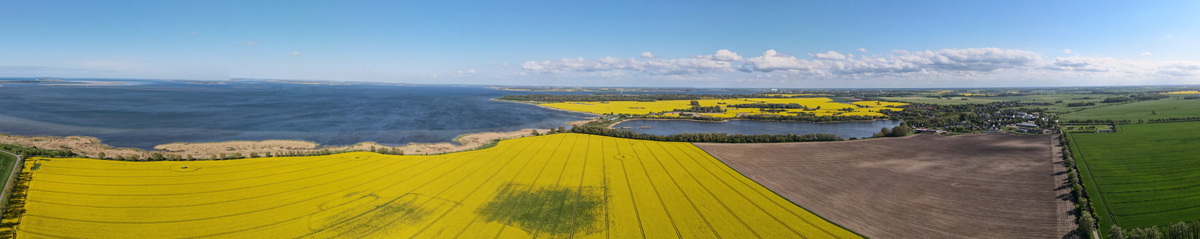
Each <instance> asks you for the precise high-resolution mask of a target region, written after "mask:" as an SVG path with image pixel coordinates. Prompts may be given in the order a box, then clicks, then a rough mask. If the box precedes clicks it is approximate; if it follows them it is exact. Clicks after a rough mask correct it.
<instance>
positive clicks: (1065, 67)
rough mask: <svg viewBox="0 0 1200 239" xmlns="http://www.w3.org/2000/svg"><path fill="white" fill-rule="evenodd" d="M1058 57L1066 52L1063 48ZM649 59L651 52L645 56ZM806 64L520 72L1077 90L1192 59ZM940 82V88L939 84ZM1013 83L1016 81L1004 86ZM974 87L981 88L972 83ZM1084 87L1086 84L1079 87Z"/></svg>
mask: <svg viewBox="0 0 1200 239" xmlns="http://www.w3.org/2000/svg"><path fill="white" fill-rule="evenodd" d="M1063 53H1067V54H1074V53H1075V52H1074V51H1071V50H1070V49H1063ZM649 55H651V56H652V54H649ZM809 56H811V57H812V58H811V59H801V58H797V57H795V56H790V55H785V54H782V53H780V52H778V51H776V50H767V51H764V52H763V53H762V54H761V55H759V56H754V57H742V56H740V55H738V54H737V53H735V52H732V51H729V50H725V49H722V50H718V51H717V52H716V53H714V54H711V55H697V56H693V57H686V58H678V59H664V58H658V57H653V58H651V57H645V56H643V57H640V58H637V57H634V58H615V57H604V58H597V59H585V58H566V59H561V60H553V61H549V60H547V61H527V62H525V63H522V64H520V66H521V69H522V72H520V73H521V74H522V75H530V74H539V75H554V76H555V77H582V78H588V79H605V78H608V79H628V78H632V77H639V78H638V79H660V80H668V81H678V80H692V81H696V82H710V83H711V82H725V83H728V84H740V83H736V82H754V83H755V84H759V83H761V84H767V82H774V83H772V84H781V85H787V84H789V83H790V84H799V83H798V82H810V83H811V82H825V83H826V84H829V85H837V84H836V83H828V82H843V81H844V82H857V83H858V84H863V82H876V83H882V82H890V83H887V85H889V86H913V85H912V84H910V83H911V82H921V83H923V84H925V85H930V84H932V85H933V86H937V85H941V84H950V83H948V82H957V81H978V82H986V81H989V80H991V81H994V82H1010V83H1007V84H1009V85H1011V84H1033V85H1037V84H1047V83H1045V82H1051V81H1055V80H1059V81H1062V82H1065V83H1060V84H1061V85H1081V84H1080V83H1078V82H1077V81H1078V80H1087V81H1089V82H1102V81H1103V82H1105V83H1106V84H1133V83H1136V82H1154V83H1159V82H1163V81H1154V80H1161V79H1176V80H1178V79H1196V78H1197V76H1200V62H1163V61H1149V60H1128V59H1115V58H1109V57H1079V56H1068V57H1056V58H1052V59H1046V58H1045V56H1044V55H1042V54H1039V53H1036V52H1031V51H1026V50H1018V49H1002V48H967V49H938V50H924V51H912V52H910V51H905V50H893V51H891V52H890V53H888V54H870V55H866V54H864V55H858V54H842V53H839V52H836V51H826V52H820V53H810V54H809ZM939 82H941V83H939ZM1011 82H1021V83H1011ZM973 84H974V85H982V84H983V83H973ZM1085 84H1086V83H1085Z"/></svg>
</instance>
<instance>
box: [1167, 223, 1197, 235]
mask: <svg viewBox="0 0 1200 239" xmlns="http://www.w3.org/2000/svg"><path fill="white" fill-rule="evenodd" d="M1190 234H1192V233H1191V230H1190V229H1189V228H1188V224H1187V223H1185V222H1176V223H1175V224H1171V226H1168V227H1167V238H1188V239H1191V235H1190Z"/></svg>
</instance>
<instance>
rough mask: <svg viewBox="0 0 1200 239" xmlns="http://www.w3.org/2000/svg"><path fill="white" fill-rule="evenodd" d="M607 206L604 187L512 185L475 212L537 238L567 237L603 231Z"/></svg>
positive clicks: (504, 188)
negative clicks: (605, 205)
mask: <svg viewBox="0 0 1200 239" xmlns="http://www.w3.org/2000/svg"><path fill="white" fill-rule="evenodd" d="M604 203H605V200H604V194H603V189H601V188H596V187H582V188H577V187H561V186H544V187H533V186H529V185H521V184H511V183H510V184H507V185H504V187H502V188H500V190H499V191H497V193H496V196H495V197H493V198H492V200H491V201H489V202H487V203H485V204H484V205H483V206H481V207H480V208H479V210H478V211H476V213H478V214H479V215H481V216H483V218H484V220H487V221H488V222H500V223H504V224H505V225H509V226H515V227H518V228H521V229H522V230H525V231H526V232H528V233H529V234H532V235H535V236H549V237H553V238H566V237H574V236H577V235H585V234H591V233H595V232H599V231H602V230H604V228H605V225H606V223H604V218H603V217H602V216H603V213H604V211H603V210H604Z"/></svg>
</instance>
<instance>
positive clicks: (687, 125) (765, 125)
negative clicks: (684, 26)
mask: <svg viewBox="0 0 1200 239" xmlns="http://www.w3.org/2000/svg"><path fill="white" fill-rule="evenodd" d="M897 125H900V121H893V120H879V121H871V122H840V123H807V122H784V121H753V120H730V121H727V122H705V121H686V120H629V121H625V122H621V123H619V124H617V125H615V126H614V127H616V128H620V127H631V128H630V129H625V130H630V131H633V132H638V133H647V134H656V135H672V134H679V133H684V132H688V133H728V134H789V133H791V134H812V133H828V134H835V135H838V136H841V137H842V138H851V137H857V138H864V137H871V136H872V135H874V134H875V133H878V132H879V130H880V129H881V128H884V127H887V128H892V127H896V126H897ZM642 127H649V128H642Z"/></svg>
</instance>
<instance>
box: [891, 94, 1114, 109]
mask: <svg viewBox="0 0 1200 239" xmlns="http://www.w3.org/2000/svg"><path fill="white" fill-rule="evenodd" d="M1108 96H1109V95H1094V94H1044V95H1022V96H975V97H952V98H950V99H945V98H942V99H938V98H929V97H921V96H912V97H882V98H884V99H887V100H889V101H900V102H912V103H925V104H940V105H958V104H968V103H970V104H987V103H992V102H1001V101H1018V102H1021V103H1050V104H1051V105H1048V106H1023V107H1025V108H1045V109H1046V111H1047V112H1054V113H1066V112H1071V111H1079V110H1082V109H1085V108H1092V107H1094V106H1090V107H1067V104H1068V103H1088V102H1095V103H1096V104H1097V106H1105V105H1111V104H1103V103H1100V101H1102V100H1104V98H1105V97H1108ZM964 98H965V99H966V100H963V99H964ZM1058 101H1062V103H1056V102H1058Z"/></svg>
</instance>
